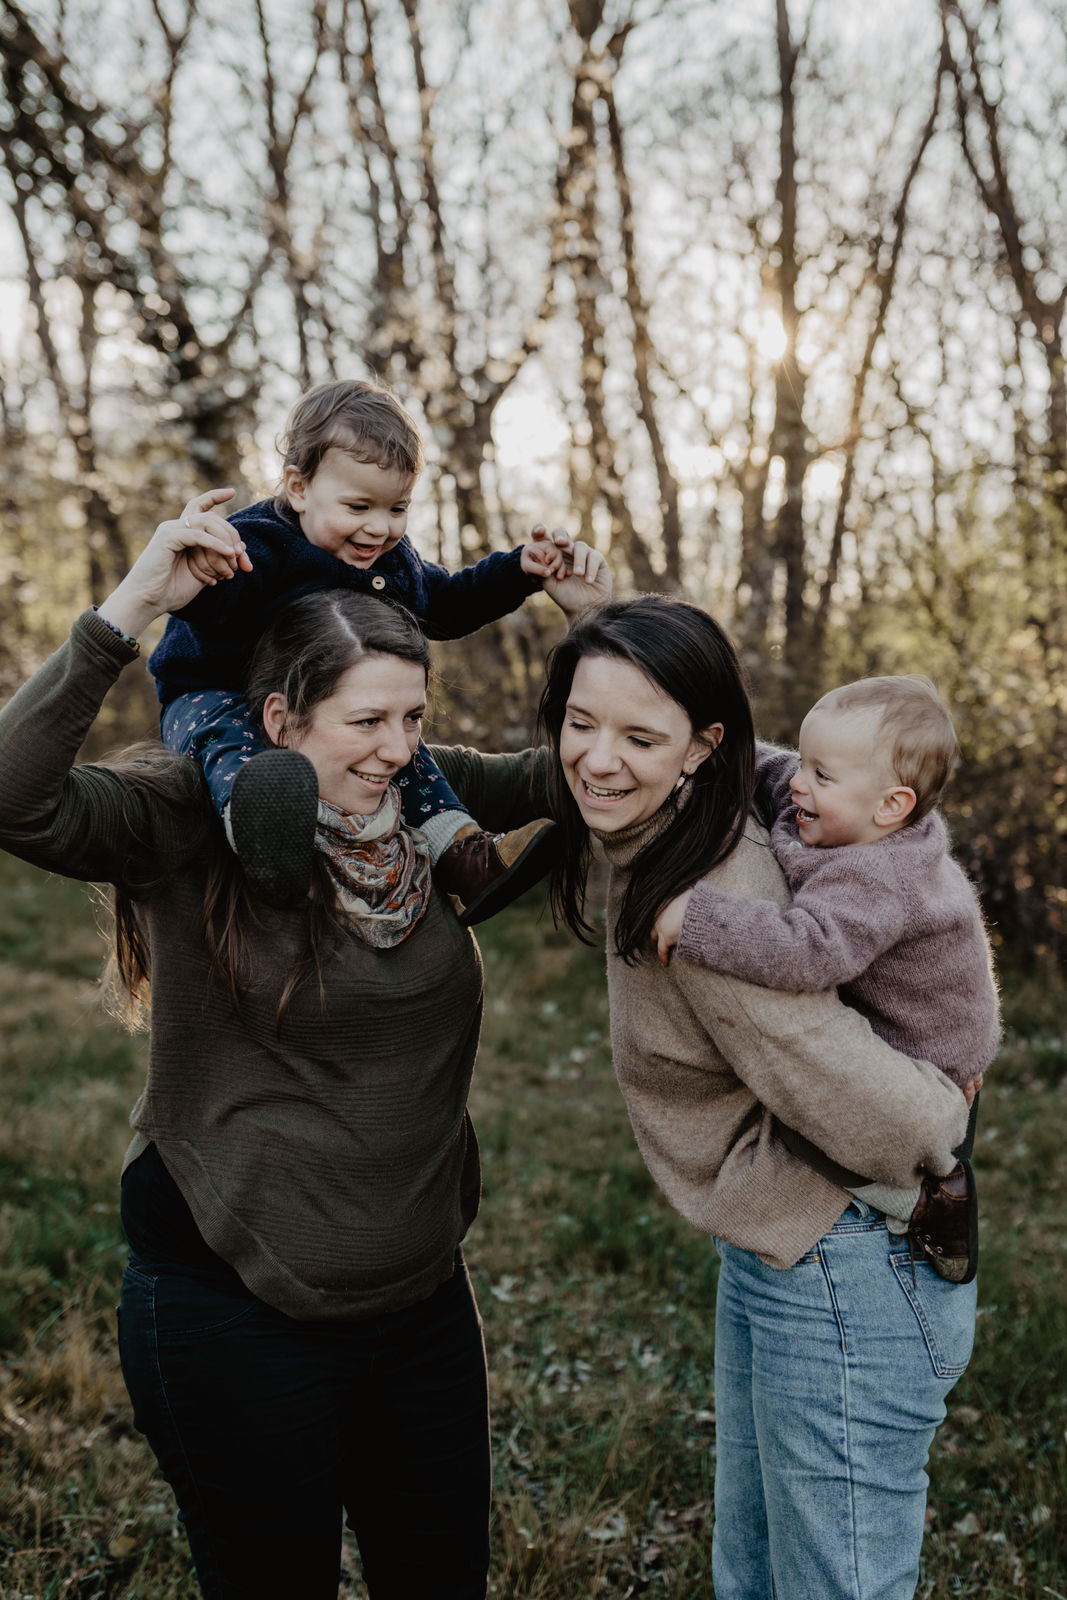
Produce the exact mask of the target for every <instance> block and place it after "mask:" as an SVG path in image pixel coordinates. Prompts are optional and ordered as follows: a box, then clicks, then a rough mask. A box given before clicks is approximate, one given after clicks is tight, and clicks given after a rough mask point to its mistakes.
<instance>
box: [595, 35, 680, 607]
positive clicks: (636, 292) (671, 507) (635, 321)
mask: <svg viewBox="0 0 1067 1600" xmlns="http://www.w3.org/2000/svg"><path fill="white" fill-rule="evenodd" d="M628 33H629V26H627V28H625V29H621V30H620V31H619V33H617V34H616V35H615V38H614V39H613V40H612V43H611V47H610V48H611V53H612V56H613V58H614V61H615V66H616V70H617V68H618V64H619V61H620V60H621V57H622V49H623V44H624V42H625V39H626V37H627V35H628ZM601 96H602V98H603V100H604V104H605V107H606V109H607V123H608V141H609V145H610V148H611V159H612V169H613V172H614V175H615V188H616V192H617V193H618V197H619V231H620V234H621V238H622V257H623V265H624V268H625V271H626V304H627V306H628V307H629V311H630V321H631V323H632V325H633V353H634V378H635V381H636V384H637V414H638V416H639V417H640V419H641V422H642V424H643V426H644V429H645V432H646V433H647V435H648V443H649V448H650V450H651V452H652V461H653V465H654V466H655V469H656V482H657V484H658V487H659V507H660V517H661V521H662V533H663V560H664V568H665V570H664V579H665V582H666V585H667V587H668V588H671V589H680V588H681V586H682V550H681V545H682V524H681V516H680V514H679V509H678V483H677V480H676V478H675V476H674V474H673V472H672V471H671V468H670V463H669V461H668V460H667V450H666V445H665V444H664V439H663V432H662V429H661V428H660V425H659V418H658V415H657V408H656V401H655V396H654V394H653V392H652V384H651V381H650V368H651V363H652V355H653V345H652V337H651V334H650V332H649V309H648V303H647V301H646V300H645V296H644V293H643V291H642V288H641V277H640V273H639V271H638V266H637V245H636V239H635V227H634V209H633V196H632V194H631V191H630V178H629V173H628V172H627V168H626V159H625V153H624V148H623V133H622V126H621V124H620V122H619V112H618V106H617V104H616V101H615V89H614V83H613V80H612V79H611V78H608V79H606V80H605V82H604V83H603V85H602V88H601Z"/></svg>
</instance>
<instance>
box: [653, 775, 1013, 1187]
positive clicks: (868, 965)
mask: <svg viewBox="0 0 1067 1600" xmlns="http://www.w3.org/2000/svg"><path fill="white" fill-rule="evenodd" d="M758 767H759V783H760V793H761V796H763V797H765V798H766V800H767V803H768V805H769V808H770V811H771V814H772V816H773V817H774V818H775V820H774V823H773V826H772V828H771V846H772V848H773V850H774V853H775V856H776V857H777V860H778V864H779V866H780V867H781V868H782V871H783V872H784V873H785V877H786V882H787V883H788V885H789V889H790V892H791V894H792V902H791V904H788V905H784V906H783V905H780V904H775V903H773V902H770V901H765V900H751V899H746V898H743V897H742V896H739V895H736V894H725V893H723V892H722V891H721V889H719V888H717V887H714V886H713V885H712V884H710V883H707V882H705V883H702V884H698V885H697V886H696V888H695V890H694V892H693V897H692V899H691V900H690V902H689V906H688V908H687V910H686V914H685V919H684V921H683V923H682V933H681V938H680V939H679V941H678V955H679V956H680V957H682V958H683V959H684V960H687V961H696V962H699V963H701V964H702V965H703V966H707V967H714V968H715V969H716V970H718V971H720V972H726V973H730V974H731V975H732V976H733V977H735V978H743V979H745V980H746V982H749V983H758V984H764V985H767V986H768V987H771V988H774V989H790V990H795V991H797V992H802V991H809V990H816V989H828V988H830V987H831V986H832V985H834V984H836V985H838V987H839V992H840V994H841V998H842V999H843V1000H845V1001H847V1002H848V1004H849V1005H851V1006H855V1008H856V1009H857V1011H860V1012H862V1014H863V1015H864V1016H865V1017H866V1018H867V1020H868V1021H869V1022H870V1024H871V1027H872V1028H873V1029H874V1031H875V1032H876V1033H877V1034H878V1035H879V1037H880V1038H882V1039H885V1040H886V1041H887V1043H889V1044H891V1045H893V1047H894V1048H895V1049H897V1050H901V1051H903V1052H904V1054H905V1055H910V1056H922V1057H924V1058H925V1059H926V1060H928V1061H932V1062H933V1063H934V1065H935V1066H938V1067H940V1068H941V1070H942V1071H943V1072H946V1073H947V1074H948V1076H949V1077H950V1078H951V1079H952V1080H953V1082H954V1083H967V1082H968V1081H969V1080H970V1079H971V1078H973V1077H974V1076H975V1074H976V1073H979V1072H983V1071H984V1070H985V1069H986V1067H988V1065H989V1063H990V1061H991V1060H992V1059H993V1055H994V1052H995V1051H996V1048H997V1040H998V1037H999V1032H1000V1024H999V1014H998V1007H997V992H996V985H995V983H994V980H993V971H992V965H991V961H990V955H989V946H988V944H987V942H986V937H985V929H984V927H983V923H982V914H981V910H980V909H979V905H978V900H977V898H976V896H975V893H974V890H973V889H972V887H971V885H970V884H969V883H968V881H967V879H966V877H965V876H964V874H963V872H962V870H961V868H960V867H959V866H958V864H957V863H956V862H955V861H953V859H952V857H951V856H950V855H949V851H948V834H947V832H946V829H945V824H944V822H943V821H942V819H941V817H940V816H939V815H938V814H937V813H936V812H930V813H929V814H928V815H927V816H925V817H923V819H922V820H921V821H920V822H917V823H915V824H914V826H912V827H910V828H901V829H900V830H899V831H898V832H896V833H892V834H890V835H889V836H888V837H887V838H885V839H879V840H877V841H876V842H875V843H873V844H851V845H837V846H831V847H830V848H827V849H823V848H821V847H819V846H813V845H806V844H804V843H803V842H802V841H801V839H800V835H799V832H798V830H797V826H796V822H795V820H794V818H795V814H796V802H795V801H793V800H792V798H791V796H790V792H789V779H790V778H791V777H792V775H793V773H794V772H795V771H796V767H797V756H796V754H795V752H794V751H789V750H778V749H775V748H774V747H773V746H770V745H761V746H760V747H759V764H758ZM861 1170H862V1169H861Z"/></svg>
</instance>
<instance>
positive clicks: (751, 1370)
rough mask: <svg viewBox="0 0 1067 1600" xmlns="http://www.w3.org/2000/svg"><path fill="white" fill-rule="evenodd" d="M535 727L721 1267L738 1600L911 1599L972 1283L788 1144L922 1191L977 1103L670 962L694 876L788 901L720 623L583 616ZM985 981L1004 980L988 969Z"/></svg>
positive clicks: (621, 1004) (799, 996)
mask: <svg viewBox="0 0 1067 1600" xmlns="http://www.w3.org/2000/svg"><path fill="white" fill-rule="evenodd" d="M541 716H542V727H543V729H544V733H545V736H546V738H547V741H548V744H549V747H550V750H551V754H552V771H551V779H550V784H551V788H552V791H553V798H552V806H551V809H552V812H553V814H554V815H555V816H556V817H557V819H558V820H559V822H560V824H561V829H562V832H563V834H564V844H565V849H564V857H563V862H562V866H561V868H560V872H559V876H558V878H557V881H556V884H555V890H554V898H555V904H556V907H557V910H558V911H559V912H560V913H561V914H562V916H563V917H564V919H565V920H566V921H567V922H568V923H569V925H570V926H571V927H572V928H574V929H575V931H576V932H578V933H579V934H581V933H582V932H583V931H585V932H587V931H588V929H587V926H586V923H585V919H584V914H583V906H584V893H585V880H586V871H587V867H588V863H589V860H590V853H591V846H592V842H593V841H597V842H598V846H599V849H600V850H601V851H602V853H603V854H604V856H606V858H607V862H608V868H609V882H608V940H607V958H608V993H609V1000H610V1009H611V1035H612V1048H613V1053H614V1059H615V1068H616V1072H617V1075H618V1078H619V1083H620V1086H621V1088H622V1091H623V1094H624V1096H625V1098H626V1103H627V1108H628V1110H629V1113H630V1118H631V1121H632V1123H633V1127H634V1132H635V1134H636V1137H637V1141H638V1144H639V1146H640V1148H641V1151H642V1154H643V1155H644V1157H645V1160H646V1162H647V1164H648V1167H649V1170H650V1172H651V1173H652V1176H653V1177H654V1178H655V1180H656V1182H657V1183H658V1184H659V1186H660V1188H661V1189H662V1190H663V1192H664V1193H665V1195H666V1196H667V1198H668V1199H669V1200H670V1202H671V1203H672V1204H673V1205H674V1206H675V1207H676V1208H677V1209H678V1210H679V1211H680V1212H681V1213H682V1215H683V1216H685V1217H686V1218H687V1219H688V1220H689V1221H690V1222H692V1223H693V1224H694V1225H695V1226H696V1227H697V1228H698V1229H700V1230H701V1231H702V1232H704V1233H706V1234H708V1235H710V1237H711V1239H712V1240H713V1241H714V1244H715V1247H716V1248H717V1250H718V1252H719V1256H720V1258H721V1265H720V1272H719V1288H718V1301H717V1308H716V1324H715V1391H714V1393H715V1418H716V1461H715V1525H714V1533H713V1543H712V1575H713V1581H714V1586H715V1594H716V1597H717V1600H768V1597H769V1596H770V1595H772V1594H773V1595H777V1596H781V1597H783V1600H910V1597H911V1596H912V1595H913V1594H914V1592H915V1587H916V1582H917V1579H918V1571H919V1555H920V1549H921V1545H922V1538H923V1529H924V1515H925V1505H926V1488H927V1478H926V1472H925V1464H926V1459H927V1454H928V1452H929V1448H930V1444H931V1441H932V1439H933V1436H934V1432H935V1430H936V1428H937V1426H938V1424H939V1423H940V1422H941V1421H942V1420H943V1418H944V1415H945V1399H946V1396H947V1395H948V1393H949V1391H950V1390H951V1388H952V1386H953V1384H954V1383H955V1382H956V1380H957V1379H958V1377H959V1375H960V1374H961V1373H962V1372H963V1370H964V1368H965V1367H966V1364H967V1361H968V1359H969V1357H970V1352H971V1345H972V1341H973V1336H974V1319H975V1286H974V1283H973V1281H972V1282H970V1283H963V1282H951V1281H949V1280H947V1279H945V1278H943V1277H941V1276H940V1275H939V1274H938V1273H937V1272H936V1271H935V1270H934V1268H933V1266H932V1265H931V1264H930V1262H929V1261H928V1260H927V1259H926V1258H925V1257H924V1256H923V1255H922V1254H921V1253H916V1252H914V1251H913V1250H911V1249H909V1247H908V1244H907V1242H906V1241H905V1240H902V1239H900V1238H895V1237H894V1236H892V1235H891V1234H890V1233H889V1231H888V1230H887V1227H886V1218H885V1215H884V1214H883V1212H882V1211H881V1210H879V1209H877V1208H876V1207H875V1206H874V1205H873V1204H871V1203H870V1202H869V1201H866V1200H864V1199H863V1198H862V1197H860V1196H856V1197H853V1196H852V1195H851V1194H850V1193H849V1192H848V1189H847V1186H846V1183H845V1182H843V1181H841V1180H840V1179H835V1178H834V1177H831V1176H827V1175H826V1173H825V1172H823V1171H820V1170H817V1167H816V1165H815V1164H814V1163H813V1162H812V1161H810V1160H808V1159H805V1158H804V1157H802V1156H801V1155H798V1154H797V1153H796V1151H795V1149H794V1148H793V1147H792V1146H791V1143H790V1142H789V1141H787V1139H786V1137H785V1132H786V1130H790V1131H792V1132H793V1133H795V1134H798V1135H800V1136H801V1137H802V1138H803V1139H804V1140H806V1141H808V1142H809V1144H810V1146H812V1147H814V1148H815V1149H816V1150H817V1151H818V1152H822V1153H823V1154H824V1155H825V1157H828V1158H829V1160H830V1161H831V1162H834V1163H838V1164H840V1167H843V1168H847V1169H849V1171H850V1172H851V1173H855V1174H862V1175H864V1176H866V1177H867V1178H868V1179H870V1180H872V1181H875V1182H877V1183H879V1184H882V1185H886V1186H889V1187H890V1188H891V1189H893V1190H895V1191H896V1190H909V1189H912V1188H914V1187H915V1186H917V1185H918V1184H920V1182H921V1181H922V1180H923V1179H924V1178H925V1177H927V1176H930V1177H932V1178H933V1179H934V1180H936V1179H938V1178H940V1177H942V1176H943V1175H945V1174H948V1173H949V1172H951V1171H952V1170H953V1168H954V1166H955V1163H956V1157H955V1155H954V1150H955V1147H956V1146H957V1145H958V1144H959V1143H960V1141H961V1139H962V1138H963V1135H964V1130H965V1128H966V1124H967V1105H966V1101H965V1098H964V1096H963V1094H962V1093H961V1091H960V1089H959V1088H957V1087H956V1086H955V1085H954V1084H953V1083H952V1082H950V1081H949V1079H948V1078H947V1077H946V1076H944V1075H943V1074H942V1073H941V1072H940V1071H938V1070H937V1068H936V1067H934V1066H932V1065H931V1064H930V1063H929V1062H928V1061H924V1060H913V1059H910V1058H909V1056H907V1055H905V1054H904V1053H902V1052H901V1051H899V1050H897V1049H894V1048H893V1047H892V1046H891V1045H889V1044H888V1043H886V1042H884V1041H883V1040H882V1039H880V1038H878V1037H877V1035H876V1033H875V1032H874V1031H872V1028H871V1026H870V1024H869V1023H868V1022H867V1020H866V1019H865V1018H864V1017H863V1016H861V1014H860V1013H859V1011H858V1010H855V1009H852V1008H850V1007H849V1006H847V1005H845V1004H844V1003H842V1001H841V1000H840V999H839V998H838V997H837V996H836V994H835V993H834V991H833V990H832V989H829V990H827V989H823V990H821V991H820V992H813V993H788V992H785V991H784V990H783V989H782V988H780V987H777V986H767V987H760V986H758V985H756V984H753V983H746V982H743V981H741V980H739V979H737V978H734V977H730V976H728V975H726V974H724V973H721V972H718V971H714V970H709V969H707V968H705V967H703V966H698V965H697V964H696V963H695V962H692V961H686V960H679V959H678V958H677V957H676V958H675V959H673V960H672V961H670V962H669V964H667V965H662V964H661V963H660V962H658V961H657V960H656V959H655V952H654V948H653V929H654V927H655V924H656V919H657V917H658V916H659V915H660V914H661V913H662V911H663V910H664V908H665V907H666V906H668V905H669V904H670V902H671V901H673V900H675V899H677V897H678V896H679V895H681V894H682V893H683V892H684V891H685V890H687V889H689V888H691V887H692V886H693V885H694V884H697V883H700V884H701V885H702V889H701V893H703V892H704V890H705V889H706V888H710V887H714V888H716V889H718V890H726V891H729V892H730V893H732V895H734V896H735V897H739V898H740V899H741V900H742V901H744V902H745V903H749V902H753V901H763V900H766V901H773V902H775V903H776V905H777V906H778V907H779V908H782V907H785V906H786V905H787V904H788V899H789V895H788V889H787V887H786V883H785V879H784V877H783V875H782V872H781V869H780V868H779V866H778V864H777V862H776V861H775V858H774V855H773V853H772V852H771V850H770V849H769V848H768V837H767V833H766V831H765V829H764V828H763V827H762V826H761V825H759V824H758V823H757V822H756V820H755V819H754V818H753V816H752V815H751V814H750V806H751V801H752V795H753V787H754V770H755V761H754V757H755V748H754V739H753V728H752V717H751V712H750V710H749V706H748V701H747V697H746V694H745V689H744V684H743V681H742V676H741V672H740V668H739V666H738V663H737V659H736V656H735V654H734V652H733V649H732V647H731V646H730V644H729V641H728V640H727V639H726V638H725V636H724V635H723V633H722V631H721V629H719V628H718V627H717V625H716V624H715V623H714V622H713V620H712V619H711V618H710V617H709V616H707V615H706V613H704V612H702V611H700V610H698V609H697V608H696V607H695V606H690V605H686V604H685V603H684V602H682V601H677V600H671V599H667V598H665V597H662V596H647V597H645V598H643V599H638V600H633V601H629V602H626V601H619V602H613V603H611V604H609V605H607V606H604V607H601V608H600V609H598V610H595V611H593V612H592V613H590V614H589V615H587V616H586V617H583V618H580V619H579V620H578V622H577V623H576V624H575V625H574V627H573V628H572V629H571V632H570V633H569V634H568V636H567V638H566V639H565V640H564V641H563V642H562V643H561V644H560V645H558V646H557V647H556V649H555V651H554V652H553V655H552V658H551V661H550V664H549V670H548V682H547V686H546V689H545V693H544V697H543V700H542V706H541ZM449 771H450V775H451V777H452V780H453V781H454V782H455V781H457V774H456V773H455V771H453V770H452V768H451V767H450V768H449ZM461 787H462V784H461ZM807 803H808V802H804V804H807ZM872 848H876V849H881V848H887V846H886V845H884V844H878V845H872ZM846 853H848V852H846ZM982 964H983V969H984V971H985V974H986V977H985V981H986V983H987V984H988V981H989V980H988V962H987V960H986V958H985V955H984V951H983V953H982Z"/></svg>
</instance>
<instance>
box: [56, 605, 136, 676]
mask: <svg viewBox="0 0 1067 1600" xmlns="http://www.w3.org/2000/svg"><path fill="white" fill-rule="evenodd" d="M70 636H71V639H72V640H77V639H78V638H79V636H80V637H81V638H82V639H87V640H90V641H91V642H92V643H93V645H95V646H98V647H99V648H100V649H102V650H103V653H104V654H105V655H106V656H108V657H109V658H110V659H111V660H112V661H115V662H117V663H118V664H119V665H120V666H122V667H124V666H126V665H127V664H128V663H129V662H131V661H136V660H137V658H138V656H139V655H140V653H141V649H140V646H139V645H137V644H135V645H133V646H132V648H131V646H130V645H128V644H127V643H126V640H125V638H124V637H122V636H120V635H119V634H117V633H116V632H115V630H114V628H112V627H111V626H110V625H109V624H108V623H106V622H105V621H104V619H103V617H102V616H100V614H99V612H97V611H95V610H94V609H93V607H92V606H88V607H87V608H86V610H84V611H83V612H82V614H81V616H80V617H76V618H75V619H74V624H73V626H72V628H71V630H70Z"/></svg>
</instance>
